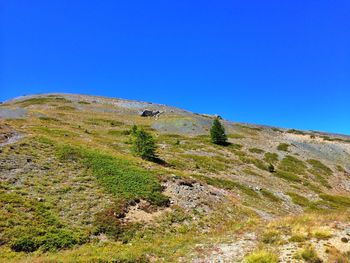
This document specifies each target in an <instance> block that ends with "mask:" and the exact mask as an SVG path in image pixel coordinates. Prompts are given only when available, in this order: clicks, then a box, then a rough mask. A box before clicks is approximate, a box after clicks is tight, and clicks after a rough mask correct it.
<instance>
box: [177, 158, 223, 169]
mask: <svg viewBox="0 0 350 263" xmlns="http://www.w3.org/2000/svg"><path fill="white" fill-rule="evenodd" d="M181 157H182V158H183V159H182V160H181V161H180V165H185V166H184V167H186V166H188V165H190V167H191V165H192V168H195V169H200V170H203V171H208V172H218V171H225V170H226V169H227V168H228V167H229V161H228V160H227V159H226V158H224V157H221V156H200V155H195V154H181ZM173 164H175V165H176V163H173Z"/></svg>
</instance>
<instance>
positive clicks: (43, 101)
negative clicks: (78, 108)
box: [16, 97, 71, 107]
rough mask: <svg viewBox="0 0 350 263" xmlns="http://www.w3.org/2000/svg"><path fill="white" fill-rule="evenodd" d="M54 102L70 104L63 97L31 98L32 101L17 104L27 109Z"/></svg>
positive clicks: (27, 100)
mask: <svg viewBox="0 0 350 263" xmlns="http://www.w3.org/2000/svg"><path fill="white" fill-rule="evenodd" d="M50 102H51V103H52V102H63V103H70V102H71V101H70V100H67V99H66V98H62V97H56V98H54V97H40V98H31V99H26V100H22V101H18V102H16V104H20V105H21V106H23V107H27V106H30V105H41V104H48V103H50Z"/></svg>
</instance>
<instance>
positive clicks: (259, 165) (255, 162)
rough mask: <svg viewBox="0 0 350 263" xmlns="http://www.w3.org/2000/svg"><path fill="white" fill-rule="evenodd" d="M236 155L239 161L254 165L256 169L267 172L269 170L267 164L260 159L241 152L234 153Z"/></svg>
mask: <svg viewBox="0 0 350 263" xmlns="http://www.w3.org/2000/svg"><path fill="white" fill-rule="evenodd" d="M234 154H235V155H237V156H238V158H239V160H240V161H241V162H243V163H245V164H253V165H254V166H255V167H257V168H259V169H261V170H265V171H267V170H268V167H267V164H266V163H265V162H264V161H262V160H260V159H257V158H255V157H253V156H250V155H248V154H247V153H245V152H243V151H240V150H236V151H234Z"/></svg>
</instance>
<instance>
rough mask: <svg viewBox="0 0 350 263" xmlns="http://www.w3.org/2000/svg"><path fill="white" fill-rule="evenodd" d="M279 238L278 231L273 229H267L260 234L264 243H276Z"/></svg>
mask: <svg viewBox="0 0 350 263" xmlns="http://www.w3.org/2000/svg"><path fill="white" fill-rule="evenodd" d="M279 240H280V233H279V232H278V231H275V230H271V231H267V232H265V233H264V234H263V235H262V238H261V241H262V242H264V243H265V244H276V243H277V242H278V241H279Z"/></svg>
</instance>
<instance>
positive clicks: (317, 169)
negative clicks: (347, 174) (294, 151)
mask: <svg viewBox="0 0 350 263" xmlns="http://www.w3.org/2000/svg"><path fill="white" fill-rule="evenodd" d="M307 162H308V163H309V164H311V166H312V169H311V170H310V172H311V173H312V174H315V175H316V174H321V175H326V176H331V175H332V174H333V171H332V169H331V168H329V167H328V166H326V165H324V164H323V163H322V162H320V161H319V160H314V159H310V160H308V161H307Z"/></svg>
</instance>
